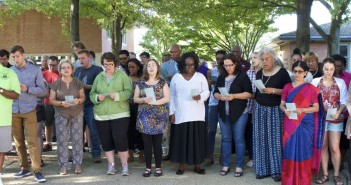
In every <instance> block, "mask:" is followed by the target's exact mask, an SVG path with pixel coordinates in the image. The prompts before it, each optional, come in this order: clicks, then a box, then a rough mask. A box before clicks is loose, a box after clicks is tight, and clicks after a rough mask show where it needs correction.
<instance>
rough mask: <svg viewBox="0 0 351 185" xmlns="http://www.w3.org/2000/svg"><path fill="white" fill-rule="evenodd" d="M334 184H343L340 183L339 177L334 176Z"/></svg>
mask: <svg viewBox="0 0 351 185" xmlns="http://www.w3.org/2000/svg"><path fill="white" fill-rule="evenodd" d="M334 183H335V185H343V184H344V183H343V182H342V180H341V178H340V176H334Z"/></svg>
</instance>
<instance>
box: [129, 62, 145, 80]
mask: <svg viewBox="0 0 351 185" xmlns="http://www.w3.org/2000/svg"><path fill="white" fill-rule="evenodd" d="M129 63H134V64H136V65H137V66H138V67H139V69H138V72H137V76H138V77H139V78H140V77H142V76H143V64H141V62H140V61H139V60H138V59H136V58H131V59H128V60H127V66H128V64H129ZM126 73H127V75H128V76H129V75H130V71H129V69H128V67H127V68H126Z"/></svg>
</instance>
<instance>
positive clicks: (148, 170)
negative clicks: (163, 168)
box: [143, 169, 151, 177]
mask: <svg viewBox="0 0 351 185" xmlns="http://www.w3.org/2000/svg"><path fill="white" fill-rule="evenodd" d="M150 174H151V169H146V170H145V171H144V173H143V177H150Z"/></svg>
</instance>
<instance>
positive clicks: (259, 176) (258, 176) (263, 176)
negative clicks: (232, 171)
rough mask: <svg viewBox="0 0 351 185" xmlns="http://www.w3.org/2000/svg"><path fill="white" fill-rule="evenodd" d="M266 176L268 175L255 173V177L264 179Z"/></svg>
mask: <svg viewBox="0 0 351 185" xmlns="http://www.w3.org/2000/svg"><path fill="white" fill-rule="evenodd" d="M266 177H269V175H256V179H264V178H266Z"/></svg>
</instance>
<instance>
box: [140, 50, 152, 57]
mask: <svg viewBox="0 0 351 185" xmlns="http://www.w3.org/2000/svg"><path fill="white" fill-rule="evenodd" d="M141 56H146V58H150V54H149V53H148V52H146V51H144V52H142V53H140V55H139V57H141Z"/></svg>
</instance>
